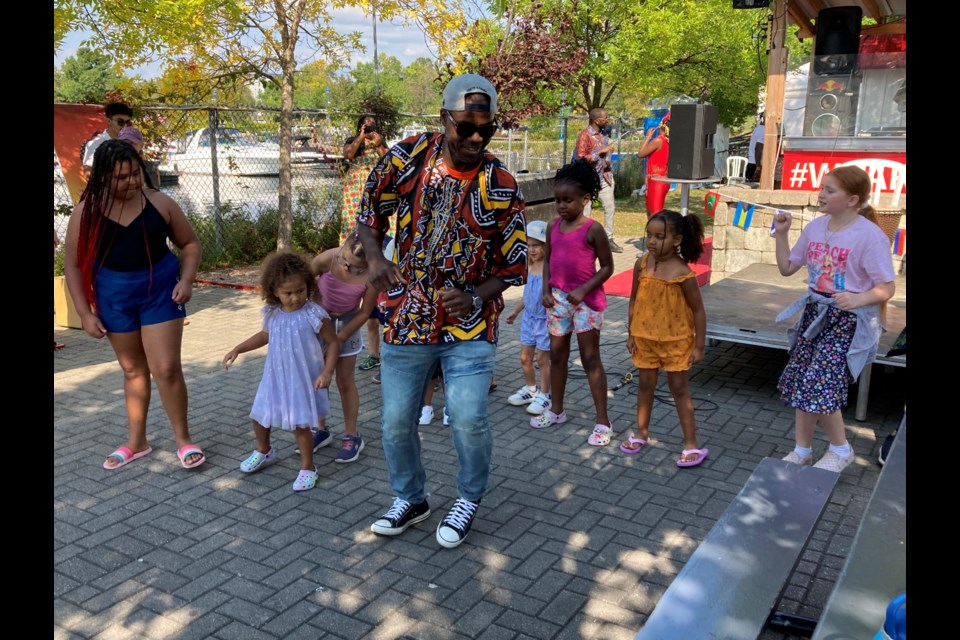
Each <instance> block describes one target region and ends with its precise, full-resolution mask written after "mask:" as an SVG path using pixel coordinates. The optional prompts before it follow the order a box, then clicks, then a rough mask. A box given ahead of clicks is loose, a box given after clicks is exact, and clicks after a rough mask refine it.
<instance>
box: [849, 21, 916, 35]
mask: <svg viewBox="0 0 960 640" xmlns="http://www.w3.org/2000/svg"><path fill="white" fill-rule="evenodd" d="M906 32H907V23H906V22H903V21H898V22H888V23H886V24H871V25H867V26H865V27H863V28H861V29H860V35H862V36H879V35H885V34H888V33H906Z"/></svg>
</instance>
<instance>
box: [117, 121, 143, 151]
mask: <svg viewBox="0 0 960 640" xmlns="http://www.w3.org/2000/svg"><path fill="white" fill-rule="evenodd" d="M117 140H126V141H127V142H129V143H130V144H132V145H133V148H134V149H136V150H137V153H139V154H140V155H141V156H142V155H143V134H142V133H140V130H139V129H137V128H136V127H124V128H123V129H120V133H119V134H118V135H117Z"/></svg>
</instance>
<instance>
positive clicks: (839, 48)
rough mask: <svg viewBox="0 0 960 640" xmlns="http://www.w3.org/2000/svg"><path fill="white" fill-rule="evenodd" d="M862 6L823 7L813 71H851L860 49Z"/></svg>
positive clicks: (826, 72) (834, 72)
mask: <svg viewBox="0 0 960 640" xmlns="http://www.w3.org/2000/svg"><path fill="white" fill-rule="evenodd" d="M862 20H863V9H861V8H860V7H856V6H847V7H831V8H829V9H821V10H820V13H818V14H817V35H816V39H815V40H814V47H813V72H814V73H815V74H818V75H825V74H837V73H850V72H851V71H853V69H854V67H855V66H856V64H857V52H858V51H859V50H860V22H861V21H862Z"/></svg>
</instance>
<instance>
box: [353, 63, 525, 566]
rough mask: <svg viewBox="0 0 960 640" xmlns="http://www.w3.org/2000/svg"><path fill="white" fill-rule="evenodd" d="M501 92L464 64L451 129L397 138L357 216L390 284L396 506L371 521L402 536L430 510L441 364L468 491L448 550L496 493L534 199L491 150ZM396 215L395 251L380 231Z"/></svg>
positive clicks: (461, 481) (385, 355) (389, 423)
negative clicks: (503, 394) (425, 414)
mask: <svg viewBox="0 0 960 640" xmlns="http://www.w3.org/2000/svg"><path fill="white" fill-rule="evenodd" d="M496 117H497V91H496V89H495V88H494V87H493V85H492V84H491V83H490V81H489V80H487V79H486V78H484V77H482V76H479V75H476V74H463V75H458V76H455V77H454V78H452V79H451V80H450V81H449V82H448V83H447V85H446V87H445V88H444V90H443V103H442V107H441V109H440V119H441V122H442V125H443V130H442V132H440V133H436V132H428V133H421V134H419V135H415V136H411V137H409V138H406V139H404V140H401V141H400V142H398V143H397V144H395V145H394V146H393V147H392V148H391V149H390V151H388V152H387V153H386V154H385V155H384V156H383V157H382V158H381V159H380V160H379V161H378V162H377V164H376V165H375V166H374V168H373V170H372V171H371V172H370V176H369V177H368V179H367V182H366V186H365V187H364V193H363V196H362V198H361V205H360V212H359V213H358V214H357V233H358V234H359V236H360V240H361V242H362V243H363V247H364V250H365V252H366V255H367V266H368V273H369V278H370V282H371V283H372V284H373V285H374V287H376V288H377V289H379V290H386V291H387V302H386V311H385V315H386V326H385V327H384V332H383V343H382V344H381V346H380V354H381V365H380V380H381V382H382V384H381V385H380V389H381V394H382V396H383V411H382V414H381V415H382V417H381V426H382V430H383V451H384V454H385V457H386V461H387V469H388V472H389V478H390V486H391V488H392V489H393V491H394V492H395V494H396V497H395V499H394V501H393V505H392V506H391V507H390V508H389V510H388V511H387V512H386V513H385V514H384V515H383V517H381V518H379V519H378V520H376V521H375V522H374V523H373V524H372V525H371V527H370V528H371V530H372V531H373V532H374V533H377V534H380V535H387V536H393V535H398V534H400V533H403V532H404V531H406V529H407V528H408V527H409V526H411V525H413V524H416V523H418V522H422V521H424V520H426V519H427V518H429V517H430V507H429V505H428V504H427V500H426V490H425V484H426V471H425V469H424V466H423V463H422V461H421V458H420V436H419V432H418V422H419V416H420V409H421V405H420V401H421V399H422V398H423V395H424V391H425V390H426V385H427V384H429V383H430V381H429V378H430V376H431V374H432V372H433V371H434V370H435V368H436V365H437V363H440V364H441V368H442V369H443V378H444V396H445V401H446V405H447V414H448V416H449V421H450V431H451V434H452V437H453V442H454V445H455V447H456V450H457V458H458V462H459V472H458V474H457V499H456V501H455V502H454V503H453V505H452V507H451V508H450V510H449V512H448V513H447V515H446V516H445V517H444V518H443V519H442V520H441V521H440V523H439V524H438V526H437V530H436V539H437V542H438V543H439V544H440V545H441V546H443V547H447V548H453V547H456V546H457V545H459V544H460V543H461V542H462V541H463V539H464V538H465V537H466V535H467V532H468V531H469V530H470V526H471V524H472V523H473V520H474V517H475V516H476V514H477V509H478V506H479V504H480V499H481V498H482V497H483V496H484V494H485V493H486V491H487V486H488V479H489V474H490V460H491V455H492V453H493V432H492V430H491V428H490V423H489V420H488V418H487V389H488V388H489V385H490V381H491V378H492V376H493V364H494V356H495V354H496V343H497V338H498V318H499V316H500V313H501V311H502V310H503V307H504V303H503V295H502V292H503V291H504V289H506V288H507V287H509V286H519V285H522V284H523V283H524V282H525V281H526V277H527V266H526V258H527V236H526V224H525V220H524V203H523V196H522V195H521V193H520V189H519V187H518V186H517V182H516V179H515V178H514V177H513V176H512V175H511V174H510V172H509V171H507V168H506V167H505V166H504V164H503V163H502V162H501V161H500V160H498V159H497V158H496V157H495V156H494V155H493V154H491V153H488V152H487V151H486V148H487V145H488V144H489V142H490V139H491V138H492V137H493V134H494V133H495V132H496V130H497V128H498V125H497V121H496ZM393 217H395V218H396V226H397V228H396V249H395V251H394V259H393V260H392V261H391V260H387V259H384V257H383V254H382V253H381V252H380V250H379V248H380V242H381V239H382V237H383V235H384V234H385V233H386V232H387V230H388V229H389V228H390V219H391V218H393Z"/></svg>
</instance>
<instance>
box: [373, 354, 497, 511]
mask: <svg viewBox="0 0 960 640" xmlns="http://www.w3.org/2000/svg"><path fill="white" fill-rule="evenodd" d="M496 351H497V347H496V345H494V344H492V343H490V342H483V341H471V342H454V343H450V344H428V345H394V344H386V343H384V344H382V345H380V355H381V363H380V381H381V384H380V390H381V392H382V394H383V418H382V423H381V426H382V429H383V452H384V454H385V456H386V459H387V469H388V471H389V472H390V486H391V487H392V488H393V490H394V492H395V493H396V494H397V497H398V498H401V499H402V500H406V501H407V502H410V503H413V504H417V503H420V502H423V501H424V499H425V491H424V485H425V484H426V472H425V471H424V469H423V463H422V462H421V460H420V431H419V426H418V423H419V420H420V408H421V407H422V406H423V394H424V392H425V391H426V390H427V384H431V382H430V378H431V376H432V375H433V371H434V369H435V368H436V365H437V362H438V361H439V362H440V364H441V367H442V369H443V384H444V388H443V395H444V398H445V399H446V404H447V415H448V416H449V417H450V429H451V430H452V431H453V445H454V447H456V449H457V458H458V460H459V462H460V471H459V472H458V473H457V495H458V497H460V498H464V499H466V500H470V501H471V502H477V501H478V500H480V498H482V497H483V495H484V494H485V493H486V492H487V481H488V479H489V476H490V458H491V456H492V454H493V432H492V431H491V429H490V423H489V421H488V420H487V395H488V389H489V387H490V380H491V378H492V377H493V362H494V356H495V355H496Z"/></svg>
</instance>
